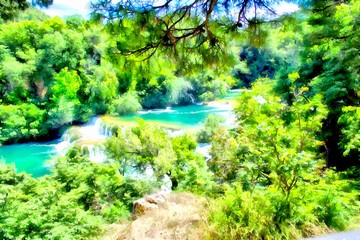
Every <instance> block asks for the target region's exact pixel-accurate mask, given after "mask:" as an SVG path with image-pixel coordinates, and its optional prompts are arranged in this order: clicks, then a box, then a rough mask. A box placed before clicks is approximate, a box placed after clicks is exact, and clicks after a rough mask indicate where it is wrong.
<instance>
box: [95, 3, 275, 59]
mask: <svg viewBox="0 0 360 240" xmlns="http://www.w3.org/2000/svg"><path fill="white" fill-rule="evenodd" d="M277 2H278V1H277V0H246V1H242V0H237V1H228V0H225V1H218V0H200V1H199V0H193V1H180V0H166V1H163V2H161V3H157V2H156V1H141V2H138V1H131V0H122V1H119V2H117V3H116V4H115V3H112V2H111V1H107V0H99V1H97V2H95V3H92V8H93V9H94V11H93V15H94V17H99V18H104V19H106V20H107V21H118V23H119V24H116V25H117V26H120V27H121V29H126V28H128V27H129V26H131V28H132V30H133V32H136V33H137V34H136V35H137V36H138V37H139V40H138V43H139V44H137V45H132V46H127V47H126V46H121V47H119V50H120V51H121V53H123V54H134V53H145V52H150V53H149V55H150V56H151V55H153V54H154V53H155V52H156V50H158V49H161V48H162V47H170V48H174V49H175V46H176V45H178V44H179V43H180V42H182V43H185V42H186V44H187V48H192V49H193V48H200V46H206V49H207V50H208V52H211V51H210V50H211V49H214V47H215V46H220V45H222V43H223V41H222V40H221V39H222V37H221V36H222V34H223V33H224V32H227V33H228V34H229V33H230V32H232V31H235V30H237V29H239V28H241V27H243V26H245V25H248V26H255V25H256V24H258V23H260V22H262V20H260V19H261V16H260V14H259V12H260V11H265V12H267V13H271V14H273V15H276V13H275V11H274V10H273V4H275V3H277ZM250 12H252V13H253V16H251V13H250ZM130 19H131V20H130ZM129 20H130V21H129ZM220 29H221V31H219V30H220ZM249 29H252V30H254V33H255V32H256V33H255V34H257V35H259V34H261V31H259V29H258V28H256V27H254V28H249ZM112 30H114V28H112ZM183 40H184V41H183ZM185 40H186V41H185Z"/></svg>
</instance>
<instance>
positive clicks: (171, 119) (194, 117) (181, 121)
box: [121, 104, 230, 128]
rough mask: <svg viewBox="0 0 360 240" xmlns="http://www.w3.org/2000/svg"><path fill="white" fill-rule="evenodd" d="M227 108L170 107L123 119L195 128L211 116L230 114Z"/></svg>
mask: <svg viewBox="0 0 360 240" xmlns="http://www.w3.org/2000/svg"><path fill="white" fill-rule="evenodd" d="M229 112H230V111H229V109H228V108H226V107H220V108H219V107H217V106H207V105H200V104H199V105H196V104H194V105H190V106H184V107H171V108H170V107H169V108H167V109H159V110H149V111H139V112H138V113H137V114H131V115H127V116H124V117H121V118H122V119H125V120H129V121H132V120H134V119H135V118H137V117H140V118H142V119H144V120H150V121H161V122H165V123H170V124H174V125H177V126H180V127H184V128H187V127H195V126H197V125H199V124H200V123H201V122H203V121H204V120H205V118H206V116H208V115H209V114H217V115H223V116H224V117H226V116H227V115H228V114H229Z"/></svg>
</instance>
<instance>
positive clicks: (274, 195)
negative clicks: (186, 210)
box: [208, 177, 358, 239]
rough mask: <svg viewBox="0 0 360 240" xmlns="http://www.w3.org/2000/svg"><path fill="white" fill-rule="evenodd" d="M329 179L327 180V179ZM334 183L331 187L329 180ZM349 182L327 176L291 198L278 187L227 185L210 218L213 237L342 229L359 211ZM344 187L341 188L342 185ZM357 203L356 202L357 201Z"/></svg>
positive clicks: (278, 235)
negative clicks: (251, 187)
mask: <svg viewBox="0 0 360 240" xmlns="http://www.w3.org/2000/svg"><path fill="white" fill-rule="evenodd" d="M326 179H327V180H326ZM329 180H330V181H333V182H332V184H333V185H337V187H338V188H336V187H333V188H331V189H329V182H327V181H329ZM346 185H347V184H346V183H345V182H341V181H338V180H335V181H334V179H333V178H332V177H325V178H323V179H321V180H320V182H317V183H311V184H307V185H306V187H301V188H299V189H295V190H294V194H293V195H292V196H291V198H289V199H286V198H284V196H283V194H282V193H281V192H279V191H277V190H275V189H274V188H271V187H268V188H263V187H256V188H255V189H254V190H253V191H251V192H249V191H244V190H243V189H242V187H241V184H239V183H237V184H235V185H234V186H232V187H230V186H226V187H225V194H224V196H223V197H221V198H218V199H216V200H215V201H214V202H213V203H212V207H211V212H210V215H209V220H210V221H211V222H212V225H211V226H210V227H209V229H208V230H209V232H210V236H211V238H216V239H296V238H303V237H309V236H311V235H313V234H314V233H315V234H324V233H326V232H329V231H330V228H331V229H337V230H342V229H344V228H345V227H346V224H348V223H349V220H350V219H349V217H350V216H351V215H352V214H357V210H355V209H356V208H357V207H358V203H357V202H356V199H355V197H354V194H353V193H351V192H346V190H345V191H344V186H346ZM339 187H340V188H339ZM353 204H355V206H354V205H353Z"/></svg>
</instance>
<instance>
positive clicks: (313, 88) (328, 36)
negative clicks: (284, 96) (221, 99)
mask: <svg viewBox="0 0 360 240" xmlns="http://www.w3.org/2000/svg"><path fill="white" fill-rule="evenodd" d="M308 23H309V25H310V27H309V30H308V31H307V34H306V35H305V36H304V51H303V52H302V65H301V67H300V71H299V75H300V77H299V79H297V80H296V81H295V83H294V84H295V85H296V86H297V87H298V88H299V87H301V86H306V87H309V88H310V91H309V94H308V95H314V94H321V95H322V96H323V99H324V103H325V104H326V105H327V107H328V108H329V114H328V116H327V118H326V120H325V121H324V125H323V131H322V135H323V136H324V140H325V143H326V149H327V156H328V157H327V162H328V165H329V166H336V167H338V168H339V169H345V168H347V167H350V166H352V165H359V158H358V156H359V151H358V149H356V148H352V150H351V151H349V149H348V147H349V146H350V145H352V143H350V139H349V138H348V136H346V135H347V132H346V131H347V129H349V128H351V126H347V124H350V125H351V121H347V120H346V118H347V116H342V115H343V114H344V115H349V114H348V112H347V111H346V110H345V111H342V109H347V107H350V108H351V107H358V106H359V86H360V85H359V69H360V67H359V44H357V39H359V32H360V31H359V30H358V27H357V26H358V25H359V3H358V1H347V2H346V3H339V2H336V1H332V0H329V1H316V4H314V6H313V13H312V14H311V15H310V18H309V20H308ZM340 119H341V120H340Z"/></svg>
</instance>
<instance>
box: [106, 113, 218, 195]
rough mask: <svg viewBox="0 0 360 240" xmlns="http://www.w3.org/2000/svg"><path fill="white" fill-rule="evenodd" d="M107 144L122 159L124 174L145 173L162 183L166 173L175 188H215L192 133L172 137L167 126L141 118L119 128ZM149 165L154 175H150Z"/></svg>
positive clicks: (110, 152) (112, 155) (150, 179)
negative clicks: (134, 124) (131, 125)
mask: <svg viewBox="0 0 360 240" xmlns="http://www.w3.org/2000/svg"><path fill="white" fill-rule="evenodd" d="M105 146H106V152H107V154H108V156H109V158H110V159H113V160H115V161H116V162H118V163H119V172H121V173H122V174H123V175H124V176H129V178H136V177H139V176H142V178H144V180H146V181H148V182H154V180H157V181H158V182H157V183H156V184H159V183H160V182H159V181H161V180H162V179H163V177H164V175H165V174H166V175H168V177H169V178H170V180H171V183H172V188H173V189H179V190H187V191H192V192H196V193H204V192H206V191H208V190H209V189H211V184H210V176H211V174H209V173H208V171H207V166H206V164H205V161H204V158H203V157H201V156H200V155H198V154H195V152H194V151H195V148H196V142H195V140H194V139H193V138H192V137H191V136H188V135H183V136H179V137H174V138H170V137H169V136H168V135H167V133H166V132H165V131H164V129H161V128H159V127H157V126H151V125H149V124H148V123H146V122H145V121H143V120H139V122H138V126H136V127H134V128H131V129H122V130H119V132H118V134H117V136H114V137H112V138H110V139H109V140H107V142H106V143H105ZM149 169H151V170H152V171H151V172H153V175H152V176H147V177H146V171H148V170H149ZM144 175H145V176H144ZM147 178H148V179H147ZM154 178H155V179H154Z"/></svg>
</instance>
